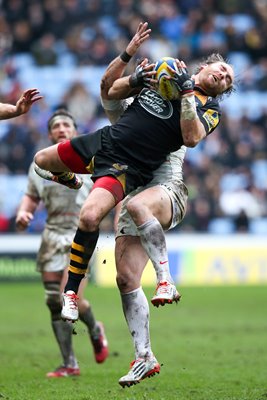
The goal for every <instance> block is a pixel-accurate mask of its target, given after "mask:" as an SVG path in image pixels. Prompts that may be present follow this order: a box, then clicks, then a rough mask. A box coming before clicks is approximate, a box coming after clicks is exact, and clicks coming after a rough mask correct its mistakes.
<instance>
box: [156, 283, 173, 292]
mask: <svg viewBox="0 0 267 400" xmlns="http://www.w3.org/2000/svg"><path fill="white" fill-rule="evenodd" d="M169 290H170V284H169V283H168V282H160V283H159V284H158V287H157V290H156V291H157V294H159V293H168V292H169Z"/></svg>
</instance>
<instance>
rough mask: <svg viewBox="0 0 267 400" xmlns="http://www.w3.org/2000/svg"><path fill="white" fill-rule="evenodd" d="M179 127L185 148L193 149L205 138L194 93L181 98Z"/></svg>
mask: <svg viewBox="0 0 267 400" xmlns="http://www.w3.org/2000/svg"><path fill="white" fill-rule="evenodd" d="M180 126H181V132H182V136H183V141H184V145H185V146H187V147H195V146H196V145H197V144H198V143H199V142H200V141H201V140H202V139H204V138H205V137H206V131H205V128H204V126H203V124H202V122H201V121H200V119H199V118H198V115H197V110H196V103H195V96H194V93H193V94H190V95H184V96H182V98H181V115H180Z"/></svg>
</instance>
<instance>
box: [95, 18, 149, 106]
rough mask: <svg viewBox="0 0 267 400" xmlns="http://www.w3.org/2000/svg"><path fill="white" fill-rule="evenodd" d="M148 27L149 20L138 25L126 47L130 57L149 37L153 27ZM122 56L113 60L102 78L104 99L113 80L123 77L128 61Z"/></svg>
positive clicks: (107, 96) (102, 95)
mask: <svg viewBox="0 0 267 400" xmlns="http://www.w3.org/2000/svg"><path fill="white" fill-rule="evenodd" d="M147 27H148V23H147V22H144V23H143V22H140V24H139V25H138V28H137V30H136V33H135V35H134V36H133V38H132V39H131V41H130V42H129V43H128V45H127V47H126V53H127V55H128V56H129V58H132V57H133V56H134V55H135V54H136V52H137V51H138V49H139V47H140V46H141V44H142V43H144V42H145V41H146V40H147V39H148V38H149V34H150V32H151V29H148V28H147ZM121 57H122V58H123V55H119V56H118V57H116V58H115V59H114V60H113V61H111V63H110V64H109V65H108V67H107V69H106V71H105V73H104V75H103V77H102V79H101V88H100V89H101V97H102V98H103V99H108V98H109V95H108V91H109V89H110V88H111V86H112V84H113V82H114V81H115V80H116V79H118V78H121V77H122V75H123V74H124V72H125V69H126V67H127V64H128V61H123V60H122V58H121Z"/></svg>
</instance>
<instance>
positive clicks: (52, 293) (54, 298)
mask: <svg viewBox="0 0 267 400" xmlns="http://www.w3.org/2000/svg"><path fill="white" fill-rule="evenodd" d="M45 302H46V305H47V307H48V308H49V310H50V313H51V317H52V319H53V320H57V319H60V315H61V308H62V302H61V294H60V286H59V284H55V283H52V282H46V283H45Z"/></svg>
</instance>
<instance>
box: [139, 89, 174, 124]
mask: <svg viewBox="0 0 267 400" xmlns="http://www.w3.org/2000/svg"><path fill="white" fill-rule="evenodd" d="M138 101H139V103H140V105H141V106H142V107H143V108H144V109H145V110H146V111H147V112H149V113H150V114H153V115H155V116H156V117H158V118H161V119H168V118H170V117H171V116H172V114H173V106H172V104H171V102H170V101H168V100H164V99H163V98H162V97H161V96H160V95H159V94H158V93H157V92H155V91H154V90H149V89H143V90H142V91H141V92H140V93H139V95H138Z"/></svg>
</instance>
